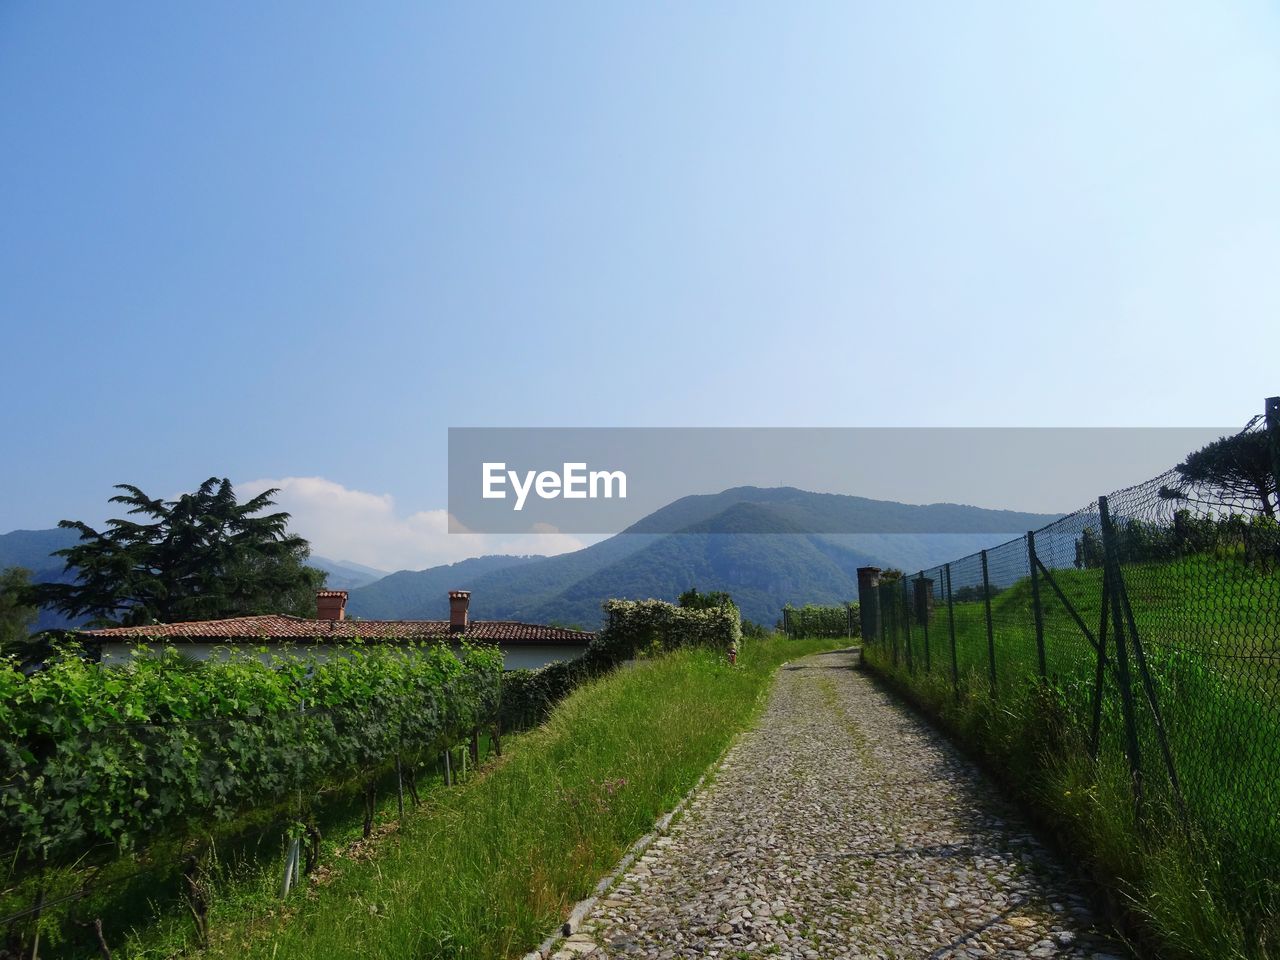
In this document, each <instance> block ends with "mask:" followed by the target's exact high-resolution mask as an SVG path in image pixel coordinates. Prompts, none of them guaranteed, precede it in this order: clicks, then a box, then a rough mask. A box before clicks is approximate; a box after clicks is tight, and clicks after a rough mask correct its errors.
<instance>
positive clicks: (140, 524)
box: [34, 477, 325, 626]
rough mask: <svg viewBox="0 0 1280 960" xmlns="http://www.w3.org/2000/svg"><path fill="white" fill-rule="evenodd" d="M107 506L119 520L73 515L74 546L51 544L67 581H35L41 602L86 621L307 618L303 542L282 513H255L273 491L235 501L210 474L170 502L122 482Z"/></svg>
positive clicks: (309, 576) (308, 572)
mask: <svg viewBox="0 0 1280 960" xmlns="http://www.w3.org/2000/svg"><path fill="white" fill-rule="evenodd" d="M116 489H117V490H121V491H123V492H122V493H120V494H117V495H116V496H114V497H112V498H111V500H110V502H111V503H118V504H122V505H124V506H126V507H128V517H129V518H128V519H114V520H109V521H107V529H106V530H104V531H102V532H99V531H98V530H95V529H94V528H92V527H90V526H89V525H88V524H86V523H82V522H81V521H78V520H63V521H62V522H61V523H60V524H59V526H60V527H65V528H68V529H72V530H76V531H79V533H80V542H79V543H77V544H75V545H74V546H72V547H68V548H66V549H64V550H59V551H58V552H57V553H58V556H61V557H62V558H63V560H64V562H65V563H66V569H67V571H68V572H71V573H74V574H75V577H76V580H75V582H74V583H47V584H40V585H38V586H37V587H36V588H35V590H34V596H35V598H36V600H37V601H38V602H39V603H40V604H41V605H42V606H47V607H52V608H54V609H57V610H59V611H61V612H62V613H64V614H66V615H67V616H69V617H86V616H87V617H89V618H90V622H91V623H92V624H93V625H95V626H117V625H123V626H137V625H143V624H148V623H173V622H177V621H183V620H210V619H217V618H220V617H237V616H248V615H252V614H260V613H287V614H294V615H297V616H314V614H315V591H316V590H317V589H319V588H320V587H322V586H323V584H324V576H325V575H324V573H323V572H322V571H319V570H316V569H314V568H312V567H308V566H307V565H306V561H307V558H308V557H309V556H310V546H309V545H308V544H307V541H306V540H304V539H302V537H299V536H296V535H293V534H290V533H289V532H288V521H289V515H288V514H287V513H283V512H276V513H265V512H264V511H266V510H267V508H268V507H270V506H272V505H273V504H274V503H275V501H274V499H273V498H274V496H275V494H276V493H277V492H278V491H276V490H267V491H265V492H263V493H261V494H259V495H258V496H256V497H254V498H253V499H251V500H249V501H247V502H245V503H240V502H239V501H238V500H237V499H236V495H235V491H234V490H233V489H232V487H231V482H230V481H229V480H226V479H225V478H224V479H218V478H217V477H210V478H209V479H208V480H206V481H205V482H204V483H202V484H201V485H200V489H199V490H197V491H196V492H195V493H188V494H183V495H182V496H180V497H179V498H178V499H177V500H158V499H153V498H151V497H148V496H147V495H146V494H145V493H143V492H142V491H141V490H140V489H138V488H137V487H135V486H133V485H131V484H119V485H117V487H116Z"/></svg>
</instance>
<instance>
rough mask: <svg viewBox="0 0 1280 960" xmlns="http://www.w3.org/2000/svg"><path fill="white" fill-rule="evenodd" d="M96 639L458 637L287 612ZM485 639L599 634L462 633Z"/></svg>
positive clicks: (489, 623)
mask: <svg viewBox="0 0 1280 960" xmlns="http://www.w3.org/2000/svg"><path fill="white" fill-rule="evenodd" d="M78 632H79V634H80V635H81V636H83V637H86V638H89V639H91V640H175V641H188V642H190V641H200V640H226V641H234V642H245V643H248V642H255V641H262V640H291V641H294V642H303V643H305V642H312V643H314V642H323V641H330V640H354V639H356V638H357V637H359V638H360V639H363V640H440V639H446V638H448V637H454V636H458V634H456V633H453V632H451V631H450V630H449V621H448V620H304V619H302V618H300V617H289V616H285V615H283V614H264V615H262V616H257V617H234V618H232V619H229V620H192V621H189V622H187V623H156V624H149V625H147V626H142V627H109V628H106V629H102V630H81V631H78ZM463 635H464V636H465V637H466V638H467V639H468V640H478V641H482V642H486V643H497V642H499V641H501V642H504V643H508V642H509V643H583V644H585V643H587V642H589V641H590V640H591V639H592V638H593V637H594V636H595V634H593V633H586V632H584V631H581V630H567V629H565V628H563V627H546V626H542V625H541V624H536V623H521V622H520V621H518V620H473V621H472V622H471V623H470V624H469V625H468V626H467V629H466V631H465V632H464V634H463Z"/></svg>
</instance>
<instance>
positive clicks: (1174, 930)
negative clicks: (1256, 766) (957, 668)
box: [863, 647, 1280, 960]
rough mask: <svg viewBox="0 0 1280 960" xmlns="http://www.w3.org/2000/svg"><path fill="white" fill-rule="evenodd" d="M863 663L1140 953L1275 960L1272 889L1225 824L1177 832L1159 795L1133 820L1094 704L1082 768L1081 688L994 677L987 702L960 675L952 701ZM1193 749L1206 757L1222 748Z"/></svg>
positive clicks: (920, 679)
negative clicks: (965, 753)
mask: <svg viewBox="0 0 1280 960" xmlns="http://www.w3.org/2000/svg"><path fill="white" fill-rule="evenodd" d="M863 656H864V662H865V663H867V664H868V666H870V667H871V668H872V669H873V670H874V671H875V672H876V673H877V674H879V675H880V676H881V677H882V678H884V679H885V680H886V682H887V683H888V684H889V685H890V686H892V687H893V688H894V689H896V690H897V691H898V692H899V693H900V694H902V695H903V696H904V697H906V698H907V699H908V700H910V701H912V702H913V703H915V704H916V705H917V706H918V707H920V708H921V709H922V710H923V711H924V712H925V713H926V714H928V715H930V716H932V717H933V718H935V719H936V720H937V721H938V722H939V723H940V725H941V726H942V727H943V728H944V729H946V730H948V731H949V732H951V733H952V734H953V735H954V736H955V737H956V739H957V740H958V741H959V742H960V743H962V744H963V745H964V746H965V747H967V748H968V749H969V750H970V751H971V752H972V753H974V754H975V755H977V756H978V757H979V758H980V759H982V760H983V761H985V764H986V766H987V768H988V770H989V771H990V772H991V773H992V774H993V775H994V776H995V777H996V778H997V779H999V780H1000V781H1002V783H1003V784H1004V785H1005V786H1006V788H1008V789H1009V790H1010V792H1011V793H1013V794H1014V795H1015V796H1017V797H1018V798H1019V799H1021V800H1022V801H1023V802H1024V803H1026V804H1027V805H1028V807H1029V808H1030V809H1031V811H1032V812H1034V813H1035V814H1036V815H1037V817H1038V818H1039V819H1040V820H1041V821H1042V823H1044V824H1045V825H1046V826H1048V827H1049V828H1050V830H1051V832H1052V833H1053V834H1054V835H1055V836H1056V837H1057V838H1058V839H1059V840H1060V842H1061V843H1062V845H1063V846H1065V847H1066V848H1067V850H1068V851H1069V852H1070V853H1071V854H1072V855H1073V856H1074V857H1076V858H1078V861H1079V862H1080V863H1082V864H1084V865H1086V866H1087V867H1088V868H1089V869H1090V871H1091V873H1092V874H1093V876H1094V878H1095V879H1096V880H1097V881H1098V882H1099V884H1100V886H1101V888H1102V889H1103V890H1104V891H1109V892H1110V893H1111V895H1112V906H1113V908H1114V911H1113V912H1114V914H1115V915H1116V917H1117V919H1118V920H1120V921H1121V922H1122V923H1123V925H1124V926H1125V927H1126V928H1127V929H1128V930H1129V931H1130V932H1131V933H1132V934H1133V935H1134V937H1135V940H1136V941H1137V942H1138V943H1139V945H1140V946H1141V947H1143V948H1144V949H1143V951H1142V952H1144V953H1150V954H1152V955H1155V956H1160V957H1166V958H1188V960H1190V958H1200V957H1215V958H1232V960H1265V958H1268V957H1275V956H1278V955H1280V954H1277V953H1276V951H1277V950H1278V949H1280V909H1278V907H1280V883H1277V882H1276V881H1275V880H1274V879H1273V878H1268V877H1267V876H1265V875H1264V876H1260V875H1259V874H1258V873H1257V872H1256V870H1254V869H1253V863H1252V858H1247V857H1244V856H1242V855H1240V854H1241V853H1243V852H1242V851H1240V852H1237V853H1232V852H1231V851H1232V850H1233V847H1232V846H1231V844H1230V843H1229V842H1228V841H1229V835H1230V833H1231V829H1230V824H1228V823H1223V822H1221V821H1218V820H1215V821H1212V822H1209V823H1204V824H1203V825H1202V824H1201V823H1198V822H1196V821H1195V820H1192V821H1191V822H1190V823H1184V822H1183V821H1182V819H1181V817H1180V816H1179V814H1178V812H1177V810H1176V809H1175V808H1174V807H1173V805H1172V804H1171V803H1170V802H1169V799H1168V797H1167V795H1161V794H1160V793H1158V792H1156V791H1154V790H1151V791H1149V793H1150V794H1151V796H1149V798H1148V800H1147V803H1146V806H1145V807H1144V810H1143V815H1142V816H1141V818H1139V816H1138V814H1137V812H1136V810H1135V805H1134V797H1133V791H1132V784H1131V781H1130V774H1129V769H1128V765H1127V762H1126V760H1125V757H1124V754H1123V752H1122V750H1121V748H1120V746H1119V744H1118V742H1116V741H1118V739H1119V736H1120V733H1119V729H1120V721H1119V718H1118V717H1117V716H1116V713H1117V711H1118V708H1117V707H1116V705H1115V704H1113V703H1107V704H1104V712H1103V717H1102V736H1103V741H1104V743H1103V749H1102V750H1101V751H1100V752H1099V757H1098V760H1097V761H1094V760H1092V759H1091V758H1090V752H1089V747H1088V744H1087V742H1086V740H1087V737H1086V733H1085V730H1086V729H1087V725H1086V724H1083V723H1082V722H1081V719H1080V714H1081V713H1082V711H1083V710H1084V709H1086V703H1087V696H1085V695H1084V694H1087V687H1086V688H1084V690H1083V691H1082V690H1081V689H1075V688H1074V687H1073V686H1072V685H1070V684H1064V683H1062V682H1061V681H1059V682H1056V683H1055V682H1052V681H1050V682H1037V681H1036V680H1035V679H1034V678H1031V677H1027V676H1025V675H1024V676H1023V677H1022V678H1020V679H1017V680H1015V679H1013V678H1006V677H1003V676H1002V685H1001V687H1000V692H999V696H998V697H996V696H993V695H992V693H991V690H990V687H989V685H988V683H987V681H986V678H985V676H984V675H983V673H982V672H980V671H972V672H966V673H964V674H962V676H961V686H960V690H959V695H958V696H957V694H956V691H955V689H954V688H953V686H952V683H951V678H950V675H949V673H948V672H947V671H946V670H935V671H934V672H930V673H925V672H924V671H922V670H920V669H917V670H916V671H915V672H914V673H913V672H910V671H909V670H908V669H907V667H906V666H905V664H903V663H902V662H899V664H898V665H897V666H896V667H895V666H894V665H893V662H892V657H891V654H890V652H889V651H887V650H885V649H884V648H877V647H867V648H864V651H863ZM1212 692H1213V691H1212V689H1211V688H1210V687H1209V686H1207V685H1204V684H1202V685H1200V686H1198V687H1196V688H1195V689H1191V688H1189V687H1186V686H1184V689H1182V690H1181V691H1180V693H1181V694H1182V696H1181V697H1179V698H1174V697H1170V698H1169V701H1170V704H1171V706H1173V705H1174V704H1176V708H1175V709H1191V708H1193V707H1194V706H1195V705H1197V704H1202V703H1204V702H1205V701H1206V700H1208V699H1209V698H1210V696H1211V694H1212ZM1237 695H1238V692H1237ZM1200 749H1201V750H1202V751H1203V752H1204V753H1205V754H1209V753H1212V752H1213V751H1214V750H1215V749H1216V750H1221V749H1222V744H1221V743H1218V744H1211V743H1205V744H1203V745H1202V746H1201V748H1200ZM1225 762H1227V763H1236V764H1242V763H1245V762H1246V758H1243V757H1241V756H1239V755H1234V756H1233V755H1230V754H1228V756H1227V757H1226V760H1225ZM1191 799H1193V800H1194V795H1192V798H1191ZM1224 834H1225V835H1226V836H1224Z"/></svg>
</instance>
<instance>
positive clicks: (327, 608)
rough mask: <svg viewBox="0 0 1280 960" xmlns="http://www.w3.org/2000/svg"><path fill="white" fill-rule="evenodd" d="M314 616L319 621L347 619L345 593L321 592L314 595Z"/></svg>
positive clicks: (338, 591) (342, 591)
mask: <svg viewBox="0 0 1280 960" xmlns="http://www.w3.org/2000/svg"><path fill="white" fill-rule="evenodd" d="M316 616H317V617H319V618H320V619H321V620H345V619H347V591H345V590H321V591H319V592H318V593H316Z"/></svg>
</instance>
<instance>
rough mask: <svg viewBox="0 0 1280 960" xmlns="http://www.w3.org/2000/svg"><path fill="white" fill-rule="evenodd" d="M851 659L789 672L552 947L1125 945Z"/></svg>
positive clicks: (803, 664)
mask: <svg viewBox="0 0 1280 960" xmlns="http://www.w3.org/2000/svg"><path fill="white" fill-rule="evenodd" d="M856 659H857V654H856V652H854V651H847V650H846V651H839V652H834V653H824V654H817V655H815V656H811V657H806V658H804V659H802V660H797V661H795V662H793V663H791V664H788V665H786V666H784V667H783V668H782V669H781V670H780V671H779V674H778V679H777V681H776V683H775V685H774V688H773V690H772V692H771V694H770V698H769V703H768V706H767V707H766V709H765V712H764V714H763V716H762V717H761V719H760V721H759V722H758V723H757V724H756V726H755V727H754V728H753V729H752V730H750V731H748V732H747V733H746V734H744V735H743V736H742V738H741V739H740V740H739V741H738V743H737V744H736V745H735V746H734V747H733V748H732V749H731V750H730V751H729V753H728V754H727V755H726V757H725V759H724V762H723V763H722V765H721V767H720V769H719V771H718V772H717V774H716V776H715V778H714V780H713V781H712V782H711V784H710V786H709V787H707V788H706V789H705V790H704V791H703V792H702V793H700V794H699V795H698V796H697V797H695V798H694V799H693V801H692V802H691V803H690V805H689V807H688V809H687V810H686V811H685V813H684V816H683V817H682V818H681V819H680V820H679V821H678V822H677V823H676V824H675V825H674V826H673V827H672V829H671V832H670V834H669V835H667V836H664V837H660V838H659V839H658V840H656V841H655V842H654V843H653V845H652V846H651V847H649V849H648V850H647V851H646V852H645V854H644V855H643V856H642V857H640V858H639V859H638V860H637V861H636V862H635V863H633V864H632V865H631V866H630V867H629V868H628V869H627V870H626V871H625V873H623V874H622V876H621V877H620V879H619V881H618V883H617V884H616V885H615V886H614V888H613V889H612V890H610V891H608V892H607V893H606V894H605V895H604V896H603V897H601V898H600V899H599V900H598V901H597V902H596V903H595V905H594V907H593V909H592V910H591V912H590V913H588V914H587V916H586V917H585V918H584V919H583V922H582V925H581V927H580V929H579V931H578V932H577V933H575V934H574V935H573V936H571V937H570V938H569V939H567V940H565V941H563V942H561V943H560V944H558V945H557V948H556V952H555V954H554V956H555V957H556V958H558V960H571V958H578V957H591V958H595V960H603V958H605V957H641V958H655V960H668V958H675V957H733V958H740V957H751V956H762V957H767V956H774V957H801V958H806V960H814V958H818V960H828V958H832V960H835V958H853V957H857V958H871V957H874V958H889V957H898V958H912V960H918V958H938V960H940V958H944V957H946V958H953V957H1010V958H1011V957H1068V958H1097V960H1110V958H1114V957H1121V956H1125V955H1127V954H1126V953H1125V952H1124V951H1123V950H1122V949H1121V948H1120V947H1118V946H1117V945H1115V944H1114V943H1113V942H1112V941H1110V940H1109V939H1108V938H1107V937H1106V936H1105V935H1103V934H1100V933H1099V932H1098V930H1097V928H1096V918H1095V916H1094V914H1093V912H1092V910H1091V909H1090V906H1089V903H1088V901H1087V900H1086V898H1085V897H1084V896H1083V894H1082V892H1081V891H1080V890H1079V889H1078V888H1077V887H1076V886H1075V885H1074V883H1073V881H1072V880H1071V879H1070V877H1069V876H1068V875H1067V873H1066V872H1065V871H1064V870H1063V869H1062V868H1061V866H1060V865H1059V864H1057V863H1056V862H1055V860H1054V858H1053V856H1052V855H1051V853H1050V852H1049V851H1048V850H1046V849H1045V848H1044V847H1043V846H1042V845H1041V844H1040V843H1038V842H1037V841H1036V839H1035V838H1034V837H1033V836H1032V834H1031V831H1030V829H1029V828H1028V827H1027V825H1026V824H1025V823H1024V822H1023V821H1022V820H1021V819H1020V818H1019V817H1018V816H1017V815H1016V813H1015V812H1013V811H1012V810H1011V809H1010V808H1009V806H1008V805H1007V804H1005V803H1004V802H1002V801H1001V800H1000V799H999V798H998V797H997V796H996V795H995V791H994V789H993V788H992V787H991V785H990V783H989V782H988V781H987V780H985V779H984V778H983V777H982V775H981V774H980V773H979V772H978V771H977V769H976V768H975V767H974V765H973V764H972V763H971V762H969V761H968V760H966V759H965V758H964V757H962V756H961V755H960V754H959V753H958V752H957V751H956V750H955V749H954V748H953V747H952V746H951V745H950V744H948V743H947V742H946V740H945V739H944V738H942V737H941V736H940V735H939V734H938V733H937V732H935V731H934V730H931V729H930V728H929V726H928V725H927V724H925V723H924V722H923V721H922V720H920V719H918V718H917V717H915V716H913V715H912V714H911V713H909V712H908V711H907V710H906V709H905V708H904V707H903V706H902V705H901V704H899V703H897V702H896V701H894V700H893V699H892V698H891V697H890V696H889V695H888V694H886V693H885V692H884V691H882V690H881V689H880V688H879V687H877V686H876V685H875V684H874V683H872V681H871V680H870V679H868V678H867V677H866V676H864V675H862V674H861V673H859V672H857V671H856V670H854V669H853V666H854V664H855V663H856Z"/></svg>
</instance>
